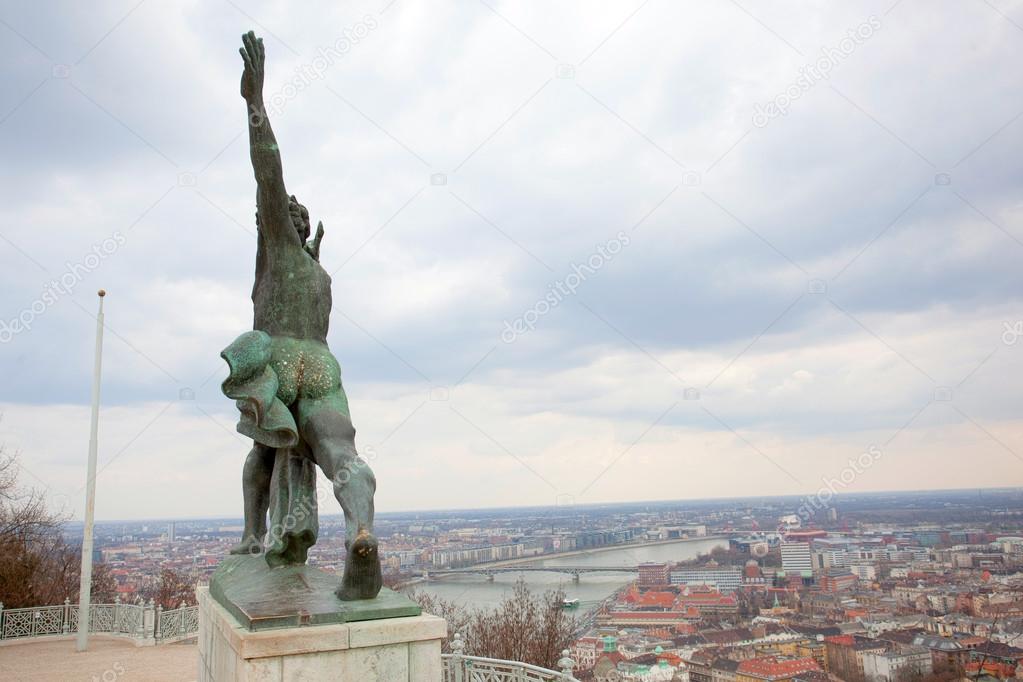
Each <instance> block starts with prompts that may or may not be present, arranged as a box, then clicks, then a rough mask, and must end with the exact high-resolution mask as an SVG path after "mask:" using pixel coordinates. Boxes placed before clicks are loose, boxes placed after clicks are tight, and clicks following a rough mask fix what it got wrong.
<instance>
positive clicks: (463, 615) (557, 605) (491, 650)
mask: <svg viewBox="0 0 1023 682" xmlns="http://www.w3.org/2000/svg"><path fill="white" fill-rule="evenodd" d="M410 596H412V598H414V599H416V600H417V601H418V602H419V603H420V605H421V606H422V607H423V610H424V611H427V612H429V613H433V614H435V615H438V616H441V617H443V618H445V619H446V620H447V621H448V632H449V635H450V634H453V633H455V632H459V633H461V635H462V637H463V638H464V640H465V653H466V654H469V655H472V656H485V657H487V658H502V659H506V660H512V661H523V662H525V663H530V664H532V665H539V666H542V667H545V668H555V667H556V666H557V662H558V659H559V658H560V657H561V651H562V650H563V649H567V648H568V647H569V645H570V644H571V643H572V640H573V638H574V636H575V631H576V622H575V619H574V618H573V617H572V616H571V615H569V613H568V612H567V611H566V610H565V609H564V608H563V606H562V603H563V601H564V598H565V594H564V592H562V591H560V590H550V591H547V592H544V593H542V594H537V593H534V592H531V591H530V590H529V587H528V586H527V585H526V583H525V581H523V580H519V581H518V582H516V583H515V586H514V587H513V588H512V591H511V593H510V594H509V595H508V596H506V597H505V598H504V599H503V600H502V601H501V603H500V604H499V605H498V606H497V607H496V608H494V609H476V610H470V609H467V608H465V607H464V606H460V605H457V604H454V603H452V602H448V601H445V600H443V599H438V598H435V597H432V596H431V595H427V594H424V593H422V592H413V593H411V595H410Z"/></svg>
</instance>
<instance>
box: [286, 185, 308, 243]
mask: <svg viewBox="0 0 1023 682" xmlns="http://www.w3.org/2000/svg"><path fill="white" fill-rule="evenodd" d="M288 213H290V214H291V224H292V225H294V226H295V231H296V232H298V238H299V239H301V240H302V243H303V244H305V242H306V240H307V239H309V232H310V227H309V210H308V209H307V208H306V207H305V206H303V205H302V204H300V203H298V199H296V198H295V195H294V194H292V195H291V197H290V198H289V200H288Z"/></svg>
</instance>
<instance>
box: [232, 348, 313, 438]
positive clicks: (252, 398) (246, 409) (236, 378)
mask: <svg viewBox="0 0 1023 682" xmlns="http://www.w3.org/2000/svg"><path fill="white" fill-rule="evenodd" d="M220 357H222V358H224V360H226V361H227V365H228V367H229V368H230V374H228V377H227V379H225V380H224V383H223V384H222V385H221V388H222V389H223V391H224V395H226V396H227V397H228V398H233V399H234V401H235V404H236V405H237V406H238V411H239V412H241V418H240V419H239V420H238V433H242V434H244V435H246V436H248V437H249V438H251V439H252V440H254V441H256V442H257V443H262V444H263V445H267V446H269V447H272V448H290V447H294V446H296V445H298V426H297V425H296V424H295V417H294V416H292V414H291V410H289V409H288V406H287V405H286V404H285V403H284V402H283V401H282V400H281V399H280V398H278V397H277V391H278V388H279V387H280V379H279V378H278V376H277V372H276V371H274V368H273V367H272V366H271V364H270V361H271V359H272V357H273V339H272V338H271V336H270V335H269V334H267V333H266V332H264V331H259V330H253V331H251V332H245V333H244V334H242V335H241V336H239V337H238V338H237V339H235V340H234V342H233V343H232V344H231V345H230V346H228V347H227V348H225V349H224V350H223V351H221V353H220Z"/></svg>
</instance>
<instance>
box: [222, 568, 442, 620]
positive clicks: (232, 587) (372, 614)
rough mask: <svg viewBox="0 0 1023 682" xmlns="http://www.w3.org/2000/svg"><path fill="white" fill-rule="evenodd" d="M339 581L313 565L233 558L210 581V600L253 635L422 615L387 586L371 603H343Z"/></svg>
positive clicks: (367, 601)
mask: <svg viewBox="0 0 1023 682" xmlns="http://www.w3.org/2000/svg"><path fill="white" fill-rule="evenodd" d="M336 587H337V577H336V576H332V575H330V574H328V573H325V572H324V571H321V570H319V569H317V568H312V567H311V566H305V565H291V566H277V567H275V568H270V567H269V566H267V564H266V562H265V561H264V560H263V557H262V556H260V555H255V556H232V557H228V558H227V559H225V560H224V561H223V562H222V563H221V564H220V566H219V567H218V568H217V570H216V572H215V573H214V574H213V577H212V578H211V579H210V595H211V596H212V597H213V598H214V599H215V600H216V601H217V603H219V604H220V605H221V606H223V607H224V608H225V609H227V610H228V611H229V612H230V613H231V615H232V616H234V617H235V618H236V619H237V620H238V622H239V623H241V625H243V626H244V627H245V628H247V629H248V630H250V631H259V630H272V629H276V628H287V627H297V626H302V625H331V624H337V623H354V622H356V621H361V620H376V619H379V618H401V617H405V616H418V615H419V614H421V613H422V612H423V610H422V609H421V608H420V607H419V605H418V604H416V603H415V602H413V601H412V600H411V599H409V598H408V597H406V596H404V595H402V594H399V593H397V592H395V591H393V590H389V589H387V588H386V587H385V588H383V589H381V590H380V594H378V595H377V596H376V597H375V598H373V599H362V600H357V601H341V600H340V599H338V598H337V597H336V596H335V595H334V589H335V588H336Z"/></svg>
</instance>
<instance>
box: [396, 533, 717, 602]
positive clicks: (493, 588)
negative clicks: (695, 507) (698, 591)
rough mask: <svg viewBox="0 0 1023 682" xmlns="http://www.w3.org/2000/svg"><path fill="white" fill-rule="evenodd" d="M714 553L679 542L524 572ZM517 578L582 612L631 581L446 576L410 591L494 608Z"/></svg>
mask: <svg viewBox="0 0 1023 682" xmlns="http://www.w3.org/2000/svg"><path fill="white" fill-rule="evenodd" d="M715 547H728V541H727V540H724V539H708V540H685V541H680V542H671V543H664V544H657V545H645V546H641V547H635V546H633V547H618V548H615V547H611V548H602V549H596V550H591V551H587V552H583V553H580V554H573V555H570V556H564V557H552V558H550V559H541V560H538V561H535V562H531V563H530V564H529V565H530V566H636V565H638V564H641V563H644V562H646V561H658V562H660V561H685V560H686V559H695V558H696V557H697V556H699V555H700V554H707V553H708V552H710V551H711V550H712V549H714V548H715ZM519 578H522V579H524V580H525V581H526V583H527V584H528V585H529V588H530V589H531V590H533V591H534V592H544V591H546V590H556V589H559V588H560V589H561V590H564V592H565V596H566V597H569V598H575V599H578V600H579V602H580V606H581V608H582V609H583V610H585V609H587V608H590V607H593V606H594V605H596V604H597V603H599V602H601V601H603V600H604V599H606V598H607V597H608V596H610V595H611V593H612V592H614V591H615V590H617V589H618V588H620V587H621V586H622V585H625V584H626V583H629V582H631V581H633V580H635V579H636V575H635V574H634V573H633V574H629V573H584V574H582V576H581V578H580V582H579V583H574V582H572V576H570V575H568V574H563V573H500V574H498V575H496V576H494V582H488V581H487V579H486V577H485V576H482V575H472V574H470V575H464V576H462V575H460V576H446V577H443V578H440V579H436V580H431V581H430V582H428V583H419V584H417V585H415V589H416V590H418V591H422V592H427V593H429V594H432V595H435V596H437V597H440V598H442V599H446V600H448V601H454V602H457V603H459V604H463V605H466V606H483V607H493V606H496V605H497V604H498V603H499V602H500V601H501V598H502V597H504V595H505V594H507V593H508V591H509V590H510V589H511V587H512V585H513V584H514V583H515V581H516V580H518V579H519Z"/></svg>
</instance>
